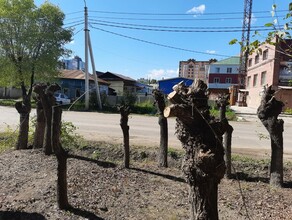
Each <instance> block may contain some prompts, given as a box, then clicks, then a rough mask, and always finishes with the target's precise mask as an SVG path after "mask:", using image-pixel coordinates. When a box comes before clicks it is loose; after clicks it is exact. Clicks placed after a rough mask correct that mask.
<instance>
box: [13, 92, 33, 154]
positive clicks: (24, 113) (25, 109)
mask: <svg viewBox="0 0 292 220" xmlns="http://www.w3.org/2000/svg"><path fill="white" fill-rule="evenodd" d="M15 108H16V110H17V111H18V113H19V114H20V123H19V134H18V138H17V143H16V146H15V148H16V150H19V149H27V148H28V146H27V144H28V131H29V114H30V111H31V101H30V94H26V90H25V88H22V101H20V102H16V103H15Z"/></svg>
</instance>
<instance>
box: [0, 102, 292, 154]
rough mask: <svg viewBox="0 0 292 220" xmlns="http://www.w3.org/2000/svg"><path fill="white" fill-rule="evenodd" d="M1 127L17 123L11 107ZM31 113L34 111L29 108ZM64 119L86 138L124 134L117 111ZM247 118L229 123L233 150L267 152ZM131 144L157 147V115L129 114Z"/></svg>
mask: <svg viewBox="0 0 292 220" xmlns="http://www.w3.org/2000/svg"><path fill="white" fill-rule="evenodd" d="M0 112H1V114H0V130H2V131H3V130H4V129H5V128H6V127H7V126H8V125H9V126H11V128H12V129H15V128H17V126H18V124H19V115H18V113H17V111H16V110H15V109H14V108H11V107H3V106H0ZM31 115H32V116H33V115H35V111H34V110H33V111H32V114H31ZM283 119H284V122H285V123H284V133H283V136H284V154H285V155H286V156H289V158H290V157H291V158H292V118H289V117H287V118H286V117H285V118H283ZM63 120H65V121H70V122H72V123H73V124H74V125H75V126H77V127H78V130H77V133H79V134H81V135H83V136H84V137H85V138H87V139H91V140H98V141H105V142H112V143H122V141H123V136H122V131H121V128H120V124H119V123H120V115H119V114H105V113H96V112H74V111H64V112H63ZM245 120H246V121H240V122H239V121H238V122H235V121H234V122H230V124H231V125H232V126H233V128H234V132H233V135H232V148H233V149H234V151H237V152H238V151H241V150H244V151H245V152H249V153H250V154H254V153H256V152H259V151H261V152H264V153H267V154H269V152H270V140H268V139H260V136H266V137H268V133H267V131H266V130H265V128H264V127H263V125H262V124H261V122H260V121H259V120H258V119H257V118H256V117H255V116H246V117H245ZM129 126H130V131H129V132H130V144H134V145H142V146H153V147H154V146H156V147H157V146H159V125H158V119H157V117H153V116H141V115H133V114H130V117H129ZM168 127H169V147H172V148H181V144H180V142H179V141H178V140H177V138H176V136H175V119H174V118H169V119H168Z"/></svg>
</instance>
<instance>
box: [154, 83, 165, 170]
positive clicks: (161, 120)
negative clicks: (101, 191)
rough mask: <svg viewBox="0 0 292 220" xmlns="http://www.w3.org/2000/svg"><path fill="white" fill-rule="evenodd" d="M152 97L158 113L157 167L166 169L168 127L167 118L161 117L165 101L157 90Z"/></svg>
mask: <svg viewBox="0 0 292 220" xmlns="http://www.w3.org/2000/svg"><path fill="white" fill-rule="evenodd" d="M153 95H154V99H155V104H156V108H157V112H158V124H159V125H160V150H159V155H158V166H160V167H167V151H168V126H167V118H166V117H164V115H163V111H164V108H165V100H164V96H163V94H162V92H161V91H159V90H156V89H155V90H153Z"/></svg>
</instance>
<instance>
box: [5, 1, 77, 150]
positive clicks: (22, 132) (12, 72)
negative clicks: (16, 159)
mask: <svg viewBox="0 0 292 220" xmlns="http://www.w3.org/2000/svg"><path fill="white" fill-rule="evenodd" d="M0 8H1V10H0V30H1V32H0V74H1V77H0V83H1V85H2V86H16V87H20V88H21V90H22V101H21V102H17V103H16V105H15V107H16V109H17V111H18V112H19V114H20V127H19V136H18V141H17V145H16V149H25V148H27V140H28V128H29V114H30V111H31V96H32V88H33V84H34V82H35V81H49V80H52V79H53V78H54V76H55V75H57V66H58V58H59V57H60V56H62V55H64V54H66V53H68V52H69V51H68V50H66V49H65V48H64V45H65V44H66V43H69V42H70V40H71V37H72V30H69V29H65V28H63V27H62V26H63V21H64V18H65V15H64V13H63V12H62V11H61V10H60V9H59V8H58V7H56V6H54V5H52V4H50V3H48V2H45V3H44V4H42V5H41V6H40V7H39V8H38V7H36V6H35V4H34V1H33V0H0Z"/></svg>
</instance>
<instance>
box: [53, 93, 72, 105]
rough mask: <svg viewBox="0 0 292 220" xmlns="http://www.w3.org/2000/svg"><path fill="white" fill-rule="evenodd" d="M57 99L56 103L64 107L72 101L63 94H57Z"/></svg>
mask: <svg viewBox="0 0 292 220" xmlns="http://www.w3.org/2000/svg"><path fill="white" fill-rule="evenodd" d="M54 96H55V98H56V103H58V104H60V105H62V104H64V105H67V104H70V103H71V100H70V99H69V98H68V96H66V95H65V94H63V93H55V94H54Z"/></svg>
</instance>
